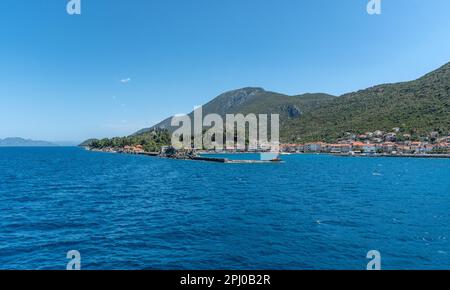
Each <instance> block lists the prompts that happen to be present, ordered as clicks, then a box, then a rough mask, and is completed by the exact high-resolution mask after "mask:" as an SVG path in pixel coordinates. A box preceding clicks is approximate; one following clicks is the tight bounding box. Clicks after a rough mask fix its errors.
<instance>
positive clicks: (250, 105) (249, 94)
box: [133, 88, 334, 135]
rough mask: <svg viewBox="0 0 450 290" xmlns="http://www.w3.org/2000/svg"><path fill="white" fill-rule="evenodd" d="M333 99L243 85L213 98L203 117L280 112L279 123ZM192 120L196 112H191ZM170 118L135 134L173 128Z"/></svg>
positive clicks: (204, 110) (320, 95)
mask: <svg viewBox="0 0 450 290" xmlns="http://www.w3.org/2000/svg"><path fill="white" fill-rule="evenodd" d="M332 99H334V96H331V95H327V94H304V95H298V96H288V95H283V94H279V93H275V92H268V91H265V90H264V89H262V88H243V89H239V90H234V91H230V92H226V93H224V94H221V95H219V96H218V97H216V98H214V99H213V100H212V101H210V102H209V103H207V104H206V105H204V106H203V116H206V115H207V114H211V113H216V114H219V115H221V116H222V117H225V115H226V114H238V113H242V114H244V115H246V114H250V113H254V114H279V115H280V124H281V125H283V124H284V123H285V122H287V121H289V120H291V119H296V118H299V117H300V116H302V115H303V114H305V113H307V112H310V111H312V110H314V109H317V108H318V107H319V106H320V104H321V103H322V102H324V101H327V100H332ZM189 116H191V118H192V119H193V112H191V113H190V114H189ZM171 119H172V117H170V118H167V119H165V120H164V121H162V122H160V123H158V124H156V125H155V126H153V127H151V128H146V129H142V130H140V131H138V132H136V133H135V134H133V135H140V134H143V133H145V132H149V131H152V130H154V129H156V128H159V129H168V130H169V131H173V130H174V129H175V128H172V127H171V125H170V123H171Z"/></svg>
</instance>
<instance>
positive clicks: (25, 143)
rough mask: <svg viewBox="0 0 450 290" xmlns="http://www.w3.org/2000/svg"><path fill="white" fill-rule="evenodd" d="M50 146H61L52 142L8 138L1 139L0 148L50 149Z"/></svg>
mask: <svg viewBox="0 0 450 290" xmlns="http://www.w3.org/2000/svg"><path fill="white" fill-rule="evenodd" d="M50 146H51V147H54V146H59V145H58V144H55V143H52V142H47V141H37V140H30V139H24V138H20V137H8V138H5V139H0V147H50Z"/></svg>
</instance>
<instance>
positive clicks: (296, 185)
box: [0, 147, 450, 270]
mask: <svg viewBox="0 0 450 290" xmlns="http://www.w3.org/2000/svg"><path fill="white" fill-rule="evenodd" d="M230 158H236V155H233V156H230ZM245 158H248V155H246V157H245ZM282 159H283V162H282V163H274V164H221V163H209V162H199V161H185V160H171V159H160V158H155V157H147V156H138V155H121V154H109V153H98V152H89V151H86V150H84V149H82V148H76V147H53V148H0V269H38V270H39V269H53V270H64V269H66V267H67V264H68V263H69V262H70V258H69V259H68V256H67V253H68V252H69V251H78V253H79V254H80V265H81V269H86V270H95V269H129V270H141V269H181V270H183V269H201V270H214V269H229V270H240V269H255V270H277V269H292V270H309V269H355V270H365V269H366V268H367V264H368V263H369V262H370V261H371V258H370V257H369V258H368V256H367V254H368V253H369V252H370V251H377V252H378V253H379V254H380V256H381V260H380V261H381V267H382V269H450V241H449V239H450V160H448V159H414V158H351V157H336V156H328V155H285V156H282Z"/></svg>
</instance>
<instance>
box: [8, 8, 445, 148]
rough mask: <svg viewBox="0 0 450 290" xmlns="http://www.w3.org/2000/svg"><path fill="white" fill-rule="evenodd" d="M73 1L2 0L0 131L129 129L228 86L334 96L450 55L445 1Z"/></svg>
mask: <svg viewBox="0 0 450 290" xmlns="http://www.w3.org/2000/svg"><path fill="white" fill-rule="evenodd" d="M67 2H68V0H46V1H29V0H3V1H2V6H1V8H0V9H1V11H2V17H1V18H0V101H1V106H0V122H1V123H2V125H1V126H0V138H4V137H8V136H21V137H27V138H34V139H46V140H53V141H56V140H74V141H80V140H83V139H86V138H89V137H111V136H118V135H119V136H121V135H127V134H130V133H133V132H134V131H136V130H138V129H140V128H142V127H146V126H149V125H152V124H154V123H156V122H158V121H160V120H161V119H163V118H165V117H168V116H170V115H173V114H177V113H186V112H189V111H190V110H192V108H193V106H194V105H199V104H203V103H205V102H207V101H209V100H210V99H211V98H213V97H215V96H216V95H218V94H220V93H222V92H225V91H227V90H231V89H237V88H241V87H246V86H260V87H264V88H265V89H267V90H272V91H277V92H282V93H286V94H299V93H305V92H326V93H331V94H336V95H339V94H343V93H346V92H350V91H354V90H358V89H361V88H365V87H369V86H372V85H375V84H380V83H386V82H397V81H404V80H411V79H414V78H417V77H419V76H421V75H422V74H424V73H427V72H429V71H431V70H433V69H436V68H438V67H439V66H441V65H443V64H445V63H446V62H448V61H450V54H449V52H450V17H449V13H450V1H448V0H429V1H423V0H382V14H381V15H376V16H375V15H372V16H371V15H368V14H367V12H366V5H367V3H368V0H339V1H331V0H308V1H306V0H276V1H275V0H164V1H162V0H159V1H155V0H128V1H125V0H121V1H119V0H109V1H108V0H81V2H82V15H81V16H69V15H68V14H67V13H66V10H65V6H66V3H67ZM128 79H129V81H128V82H126V81H124V82H122V81H121V80H128Z"/></svg>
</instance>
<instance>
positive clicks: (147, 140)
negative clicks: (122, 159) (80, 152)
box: [80, 130, 170, 152]
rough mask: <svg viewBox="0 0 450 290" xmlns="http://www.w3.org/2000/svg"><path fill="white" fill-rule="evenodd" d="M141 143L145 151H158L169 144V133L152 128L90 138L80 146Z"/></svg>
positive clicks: (96, 147)
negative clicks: (127, 133) (132, 132)
mask: <svg viewBox="0 0 450 290" xmlns="http://www.w3.org/2000/svg"><path fill="white" fill-rule="evenodd" d="M136 145H142V147H143V148H144V150H145V151H147V152H159V151H160V150H161V147H162V146H167V145H170V134H169V132H168V131H167V130H154V131H150V132H146V133H143V134H140V135H135V136H129V137H116V138H111V139H101V140H97V139H90V140H87V141H85V142H83V143H82V144H80V146H82V147H90V148H94V149H104V148H123V147H125V146H136Z"/></svg>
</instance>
